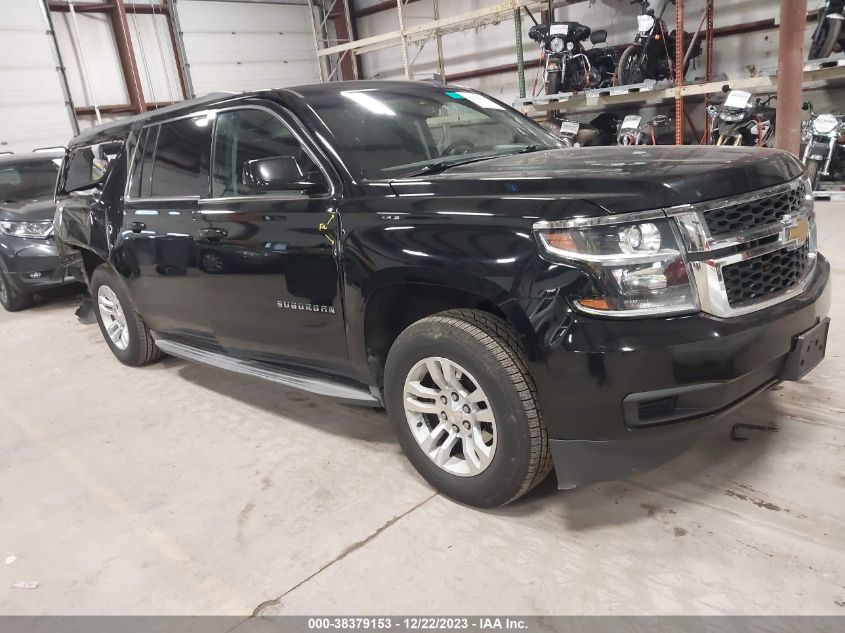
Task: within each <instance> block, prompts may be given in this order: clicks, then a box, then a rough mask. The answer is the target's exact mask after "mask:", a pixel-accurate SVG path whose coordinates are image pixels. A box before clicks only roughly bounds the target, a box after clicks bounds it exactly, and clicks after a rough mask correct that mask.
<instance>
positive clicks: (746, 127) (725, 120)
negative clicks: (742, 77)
mask: <svg viewBox="0 0 845 633" xmlns="http://www.w3.org/2000/svg"><path fill="white" fill-rule="evenodd" d="M722 90H723V92H725V93H726V94H727V96H726V97H725V100H724V102H723V103H722V105H721V107H717V106H716V105H708V106H707V114H708V115H709V117H710V121H711V123H710V137H711V140H712V142H713V143H714V144H715V145H734V146H747V147H769V146H770V144H771V142H772V140H773V139H774V136H775V108H773V107H772V106H771V101H772V99H773V98H774V95H772V96H770V97H767V98H766V99H762V98H758V99H752V96H751V93H750V92H744V91H742V90H730V89H729V88H728V87H727V86H725V88H723V89H722Z"/></svg>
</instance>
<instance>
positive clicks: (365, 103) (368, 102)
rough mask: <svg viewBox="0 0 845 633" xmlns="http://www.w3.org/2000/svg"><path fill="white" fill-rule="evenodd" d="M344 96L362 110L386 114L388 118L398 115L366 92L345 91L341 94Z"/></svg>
mask: <svg viewBox="0 0 845 633" xmlns="http://www.w3.org/2000/svg"><path fill="white" fill-rule="evenodd" d="M340 94H341V95H342V96H344V97H346V98H347V99H350V100H352V101H354V102H355V103H357V104H358V105H359V106H361V107H362V108H366V109H367V110H369V111H370V112H372V113H373V114H385V115H387V116H396V113H395V112H394V111H393V110H391V109H390V108H388V107H387V106H386V105H384V104H383V103H382V102H381V101H379V100H378V99H376V98H375V97H372V96H370V95H368V94H367V93H366V92H359V91H357V90H344V91H342V92H341V93H340Z"/></svg>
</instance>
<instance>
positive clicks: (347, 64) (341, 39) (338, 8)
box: [329, 0, 358, 79]
mask: <svg viewBox="0 0 845 633" xmlns="http://www.w3.org/2000/svg"><path fill="white" fill-rule="evenodd" d="M329 17H330V18H331V19H332V21H333V22H334V30H335V33H336V34H337V41H338V44H345V43H346V42H351V41H352V34H351V33H350V30H351V29H350V27H351V18H350V16H349V15H347V13H346V2H344V0H337V3H336V4H335V7H334V10H333V11H332V12H331V13H330V14H329ZM354 57H355V55H354V53H353V52H352V51H347V52H346V53H341V55H340V59H339V60H338V61H339V63H340V77H339V79H357V78H358V77H357V74H358V69H357V67H356V65H355V62H354V61H353V58H354Z"/></svg>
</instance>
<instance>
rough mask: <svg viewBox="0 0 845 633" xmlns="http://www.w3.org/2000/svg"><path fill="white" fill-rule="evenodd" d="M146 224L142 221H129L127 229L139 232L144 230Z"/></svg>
mask: <svg viewBox="0 0 845 633" xmlns="http://www.w3.org/2000/svg"><path fill="white" fill-rule="evenodd" d="M146 228H147V225H146V224H144V223H143V222H130V223H129V230H130V231H132V232H133V233H140V232H141V231H144V230H146Z"/></svg>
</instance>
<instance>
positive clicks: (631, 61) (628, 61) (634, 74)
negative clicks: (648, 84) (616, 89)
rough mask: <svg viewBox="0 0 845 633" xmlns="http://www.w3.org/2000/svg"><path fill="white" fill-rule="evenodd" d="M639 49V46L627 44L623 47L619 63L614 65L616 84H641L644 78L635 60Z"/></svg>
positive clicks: (640, 49) (640, 48)
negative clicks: (626, 46) (623, 50)
mask: <svg viewBox="0 0 845 633" xmlns="http://www.w3.org/2000/svg"><path fill="white" fill-rule="evenodd" d="M641 51H642V47H641V46H637V45H634V46H629V47H628V48H626V49H625V52H623V53H622V57H620V58H619V65H618V66H617V67H616V68H617V70H616V85H617V86H630V85H632V84H641V83H642V82H643V80H644V79H645V78H644V77H643V72H642V70H641V69H640V68H639V67H638V66H637V60H638V58H639V55H640V52H641Z"/></svg>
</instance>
